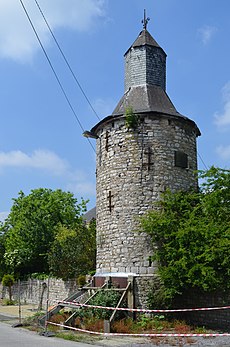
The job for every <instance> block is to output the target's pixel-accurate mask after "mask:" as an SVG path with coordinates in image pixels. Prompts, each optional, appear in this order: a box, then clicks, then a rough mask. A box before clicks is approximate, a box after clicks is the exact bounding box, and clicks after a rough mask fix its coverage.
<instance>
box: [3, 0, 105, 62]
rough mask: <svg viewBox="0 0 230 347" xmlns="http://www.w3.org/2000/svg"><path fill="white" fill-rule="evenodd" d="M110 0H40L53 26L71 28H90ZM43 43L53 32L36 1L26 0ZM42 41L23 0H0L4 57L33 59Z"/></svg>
mask: <svg viewBox="0 0 230 347" xmlns="http://www.w3.org/2000/svg"><path fill="white" fill-rule="evenodd" d="M105 2H106V0H68V6H67V3H66V0H38V3H39V5H40V6H41V9H42V11H43V12H44V14H45V17H46V19H47V21H48V22H49V24H50V26H51V28H52V30H55V29H58V28H68V29H71V30H76V31H87V30H90V29H91V28H92V26H93V25H94V24H95V19H96V18H98V17H102V16H103V15H104V7H105ZM23 3H24V5H25V7H26V10H27V11H28V13H29V15H30V17H31V20H32V22H33V24H34V26H35V28H36V30H37V32H38V34H39V37H40V39H41V41H42V42H43V44H48V43H49V41H50V39H51V36H50V35H49V32H48V28H47V26H46V24H45V22H44V21H43V18H42V16H41V14H40V12H39V10H38V8H37V6H36V3H35V1H31V0H23ZM39 49H40V47H39V43H38V42H37V39H36V37H35V34H34V33H33V31H32V28H31V26H30V24H29V21H28V19H27V18H26V15H25V12H24V10H23V8H22V6H21V4H20V1H19V0H0V57H5V58H12V59H14V60H20V61H23V62H24V61H30V60H31V58H32V57H33V55H34V54H35V53H36V52H37V50H39Z"/></svg>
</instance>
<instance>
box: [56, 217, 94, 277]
mask: <svg viewBox="0 0 230 347" xmlns="http://www.w3.org/2000/svg"><path fill="white" fill-rule="evenodd" d="M95 260H96V225H95V221H92V222H91V223H90V224H89V226H87V225H86V224H84V223H82V224H79V225H77V226H76V227H75V228H72V229H69V228H67V227H64V226H62V225H59V227H58V228H57V233H56V236H55V239H54V242H53V244H52V247H51V251H50V253H49V266H50V270H51V273H52V274H53V275H54V276H56V277H60V278H62V279H63V280H66V279H68V278H77V277H78V276H79V275H80V274H87V273H88V272H89V271H92V270H94V269H95Z"/></svg>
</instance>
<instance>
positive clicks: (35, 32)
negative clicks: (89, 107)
mask: <svg viewBox="0 0 230 347" xmlns="http://www.w3.org/2000/svg"><path fill="white" fill-rule="evenodd" d="M19 1H20V3H21V5H22V8H23V10H24V12H25V14H26V17H27V19H28V21H29V23H30V25H31V27H32V29H33V31H34V34H35V36H36V38H37V40H38V42H39V44H40V46H41V49H42V51H43V53H44V54H45V57H46V59H47V61H48V63H49V66H50V68H51V70H52V72H53V74H54V76H55V78H56V81H57V82H58V85H59V87H60V88H61V91H62V93H63V95H64V97H65V99H66V101H67V103H68V105H69V107H70V109H71V111H72V113H73V114H74V117H75V119H76V121H77V122H78V124H79V126H80V128H81V130H82V131H83V132H84V131H85V129H84V128H83V126H82V124H81V122H80V120H79V118H78V116H77V114H76V112H75V110H74V108H73V106H72V103H71V102H70V99H69V98H68V95H67V94H66V92H65V89H64V87H63V85H62V83H61V81H60V79H59V77H58V75H57V73H56V71H55V69H54V67H53V64H52V62H51V60H50V58H49V56H48V54H47V52H46V50H45V48H44V46H43V44H42V42H41V40H40V37H39V35H38V33H37V31H36V29H35V27H34V25H33V22H32V20H31V18H30V16H29V13H28V12H27V10H26V7H25V5H24V3H23V1H22V0H19ZM87 140H88V142H89V144H90V146H91V147H92V149H93V151H94V152H95V149H94V147H93V145H92V143H91V142H90V140H89V139H88V138H87Z"/></svg>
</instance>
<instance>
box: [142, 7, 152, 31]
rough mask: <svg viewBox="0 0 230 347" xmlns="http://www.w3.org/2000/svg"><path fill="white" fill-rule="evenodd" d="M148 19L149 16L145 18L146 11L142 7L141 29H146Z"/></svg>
mask: <svg viewBox="0 0 230 347" xmlns="http://www.w3.org/2000/svg"><path fill="white" fill-rule="evenodd" d="M149 21H150V18H149V17H147V18H146V11H145V9H144V19H142V21H141V23H143V29H144V30H146V29H147V25H148V22H149Z"/></svg>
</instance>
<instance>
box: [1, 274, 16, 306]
mask: <svg viewBox="0 0 230 347" xmlns="http://www.w3.org/2000/svg"><path fill="white" fill-rule="evenodd" d="M13 284H14V276H13V275H10V274H6V275H4V276H3V278H2V285H3V286H5V287H8V291H9V299H10V302H12V285H13Z"/></svg>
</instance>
